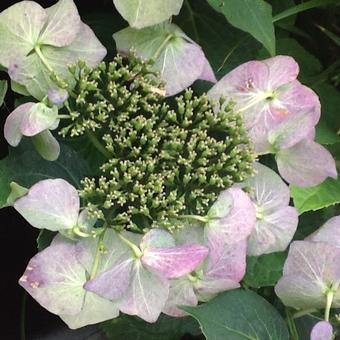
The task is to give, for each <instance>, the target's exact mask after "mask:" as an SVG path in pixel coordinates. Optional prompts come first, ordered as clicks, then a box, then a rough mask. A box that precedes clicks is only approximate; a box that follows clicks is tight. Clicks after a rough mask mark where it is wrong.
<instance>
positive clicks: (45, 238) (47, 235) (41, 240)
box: [37, 229, 56, 251]
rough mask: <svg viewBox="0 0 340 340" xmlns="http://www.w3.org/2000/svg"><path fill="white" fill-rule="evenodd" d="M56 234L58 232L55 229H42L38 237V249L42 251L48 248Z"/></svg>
mask: <svg viewBox="0 0 340 340" xmlns="http://www.w3.org/2000/svg"><path fill="white" fill-rule="evenodd" d="M55 235H56V233H55V232H53V231H50V230H47V229H42V230H40V233H39V235H38V238H37V248H38V251H42V250H44V249H45V248H47V247H48V246H49V245H50V244H51V242H52V240H53V238H54V236H55Z"/></svg>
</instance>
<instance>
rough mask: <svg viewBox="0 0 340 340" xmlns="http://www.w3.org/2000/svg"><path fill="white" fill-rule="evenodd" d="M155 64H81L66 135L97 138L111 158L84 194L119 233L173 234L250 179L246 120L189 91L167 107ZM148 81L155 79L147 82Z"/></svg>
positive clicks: (122, 60)
mask: <svg viewBox="0 0 340 340" xmlns="http://www.w3.org/2000/svg"><path fill="white" fill-rule="evenodd" d="M151 67H152V65H151V64H150V63H149V62H144V61H141V60H140V59H137V58H136V57H135V56H134V55H132V54H131V55H129V56H128V57H126V58H123V57H121V56H117V57H115V58H114V60H113V61H112V62H111V63H109V64H108V65H105V63H101V64H100V65H98V66H97V67H95V68H88V67H86V66H85V65H79V67H78V71H77V73H76V74H75V77H77V82H76V86H75V88H74V90H73V93H74V98H70V99H69V100H68V110H69V112H70V119H69V120H65V124H66V126H65V127H63V128H62V129H61V134H62V135H63V136H68V135H70V136H71V137H73V138H74V137H77V136H79V135H83V134H86V135H88V136H90V138H96V141H97V144H99V145H101V150H102V153H103V155H104V157H105V158H106V160H105V161H104V162H103V164H102V165H101V167H100V171H99V173H98V176H97V178H85V179H84V180H83V181H82V189H81V191H80V195H81V197H82V199H83V200H84V202H85V204H87V205H88V207H89V209H90V210H91V207H96V212H95V213H96V214H97V216H102V217H105V216H107V215H108V214H109V215H110V221H111V223H112V224H113V225H114V226H115V228H116V229H122V228H129V229H130V230H131V229H132V230H137V231H138V230H139V231H141V230H143V229H148V228H152V227H157V226H158V227H163V228H167V229H170V230H171V229H174V228H176V225H177V224H178V222H176V221H175V220H176V219H177V217H178V216H180V215H190V214H199V215H202V214H205V213H206V212H207V211H208V209H209V207H210V206H211V204H212V202H213V201H214V200H215V199H216V197H217V196H218V193H219V192H220V191H221V190H222V189H223V188H228V187H230V186H231V185H232V184H233V183H235V182H240V181H243V180H244V179H245V178H246V177H247V176H249V175H250V174H251V173H252V171H253V170H252V163H253V160H254V157H253V153H252V150H251V145H250V142H249V139H248V137H247V134H246V131H245V129H244V128H243V123H242V119H241V117H240V116H239V115H238V114H234V113H233V112H232V108H231V107H228V106H226V107H224V108H223V109H221V110H220V111H219V112H216V113H215V112H214V110H213V107H214V103H213V102H211V101H210V100H209V99H208V98H207V97H206V96H205V95H203V96H200V97H196V96H194V95H193V92H192V91H191V90H187V91H186V92H185V93H184V95H182V96H179V97H176V98H174V100H173V103H171V104H170V103H167V102H165V101H164V98H163V97H162V96H161V95H160V93H161V91H162V89H161V87H160V86H161V84H160V81H159V80H157V78H155V75H154V73H153V71H152V70H151ZM150 76H151V78H150Z"/></svg>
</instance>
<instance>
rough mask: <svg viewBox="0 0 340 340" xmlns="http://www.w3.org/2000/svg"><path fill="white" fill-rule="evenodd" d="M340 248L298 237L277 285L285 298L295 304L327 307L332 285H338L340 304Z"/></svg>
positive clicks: (339, 302)
mask: <svg viewBox="0 0 340 340" xmlns="http://www.w3.org/2000/svg"><path fill="white" fill-rule="evenodd" d="M339 263H340V248H337V247H334V246H332V245H329V244H327V243H322V242H308V241H294V242H293V243H292V244H291V246H290V249H289V253H288V258H287V260H286V263H285V265H284V268H283V277H282V278H281V279H280V280H279V282H278V283H277V285H276V286H275V292H276V294H277V295H278V296H279V298H280V299H281V300H282V302H283V303H284V304H285V305H287V306H291V307H294V308H301V309H305V308H325V306H326V294H327V290H328V289H331V288H332V289H336V292H335V296H334V299H333V304H332V306H333V307H339V306H340V290H339V282H340V267H339Z"/></svg>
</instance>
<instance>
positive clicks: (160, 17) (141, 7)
mask: <svg viewBox="0 0 340 340" xmlns="http://www.w3.org/2000/svg"><path fill="white" fill-rule="evenodd" d="M113 3H114V5H115V6H116V8H117V10H118V12H119V13H120V14H121V15H122V17H123V18H124V19H125V20H126V21H127V22H128V23H129V25H130V26H131V27H134V28H138V29H140V28H143V27H147V26H152V25H156V24H159V23H161V22H163V21H165V20H167V19H169V18H170V17H171V16H172V15H177V14H178V13H179V11H180V9H181V7H182V4H183V0H167V1H159V0H113Z"/></svg>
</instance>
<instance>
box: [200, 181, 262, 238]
mask: <svg viewBox="0 0 340 340" xmlns="http://www.w3.org/2000/svg"><path fill="white" fill-rule="evenodd" d="M227 192H228V193H229V194H231V196H232V200H233V206H232V208H231V210H230V211H229V213H228V214H227V215H226V217H223V218H216V219H211V220H210V222H209V223H208V224H207V226H206V227H205V235H206V239H207V240H209V239H210V238H215V237H216V235H220V237H221V239H222V240H223V242H224V243H225V244H233V243H236V242H238V241H242V240H244V239H246V238H247V237H248V236H249V235H250V234H251V232H252V230H253V228H254V227H255V221H256V212H255V205H254V204H253V202H252V201H251V200H250V198H249V196H248V195H247V194H246V193H245V192H243V191H242V190H241V189H239V188H235V187H233V188H230V189H228V190H227ZM223 195H224V194H223Z"/></svg>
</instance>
